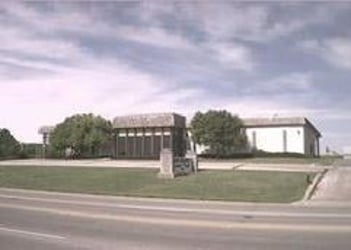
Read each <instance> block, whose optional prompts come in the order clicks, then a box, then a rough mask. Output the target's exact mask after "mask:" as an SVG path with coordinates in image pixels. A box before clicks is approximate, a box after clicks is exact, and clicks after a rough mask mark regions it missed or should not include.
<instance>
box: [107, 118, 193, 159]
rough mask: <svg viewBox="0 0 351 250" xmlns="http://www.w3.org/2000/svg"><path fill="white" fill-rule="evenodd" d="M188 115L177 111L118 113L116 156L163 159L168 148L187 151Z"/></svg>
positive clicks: (115, 135)
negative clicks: (134, 113) (161, 157)
mask: <svg viewBox="0 0 351 250" xmlns="http://www.w3.org/2000/svg"><path fill="white" fill-rule="evenodd" d="M185 124H186V122H185V117H184V116H181V115H179V114H175V113H159V114H157V113H156V114H141V115H127V116H118V117H116V118H115V119H114V120H113V131H114V133H113V145H114V146H113V147H114V148H113V154H112V156H113V158H117V159H121V158H122V159H123V158H154V159H155V158H157V159H158V158H159V157H160V151H161V150H162V149H164V148H168V149H171V150H172V151H173V154H174V155H176V156H183V155H184V154H185V152H186V126H185Z"/></svg>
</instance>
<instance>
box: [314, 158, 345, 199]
mask: <svg viewBox="0 0 351 250" xmlns="http://www.w3.org/2000/svg"><path fill="white" fill-rule="evenodd" d="M312 201H334V202H351V160H341V161H339V162H337V163H336V164H335V167H334V168H333V169H331V170H329V171H328V172H327V174H326V175H325V176H324V178H323V180H322V181H321V182H320V183H319V185H318V187H317V190H316V193H315V195H314V196H313V197H312Z"/></svg>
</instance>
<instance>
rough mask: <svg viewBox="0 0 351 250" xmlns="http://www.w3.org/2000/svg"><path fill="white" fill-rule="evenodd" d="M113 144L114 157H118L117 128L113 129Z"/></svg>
mask: <svg viewBox="0 0 351 250" xmlns="http://www.w3.org/2000/svg"><path fill="white" fill-rule="evenodd" d="M114 145H115V149H114V150H115V152H114V154H115V155H114V156H115V157H114V158H118V129H117V130H116V131H115V134H114Z"/></svg>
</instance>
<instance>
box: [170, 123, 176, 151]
mask: <svg viewBox="0 0 351 250" xmlns="http://www.w3.org/2000/svg"><path fill="white" fill-rule="evenodd" d="M169 131H170V134H169V147H170V149H171V150H172V152H173V154H174V153H175V152H174V150H173V148H174V146H173V133H174V129H173V128H169Z"/></svg>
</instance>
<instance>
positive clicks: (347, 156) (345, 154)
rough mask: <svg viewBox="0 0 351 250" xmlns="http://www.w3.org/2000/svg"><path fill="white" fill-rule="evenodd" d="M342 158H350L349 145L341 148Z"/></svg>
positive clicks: (350, 148)
mask: <svg viewBox="0 0 351 250" xmlns="http://www.w3.org/2000/svg"><path fill="white" fill-rule="evenodd" d="M342 154H343V157H344V159H351V146H348V147H344V148H343V149H342Z"/></svg>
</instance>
